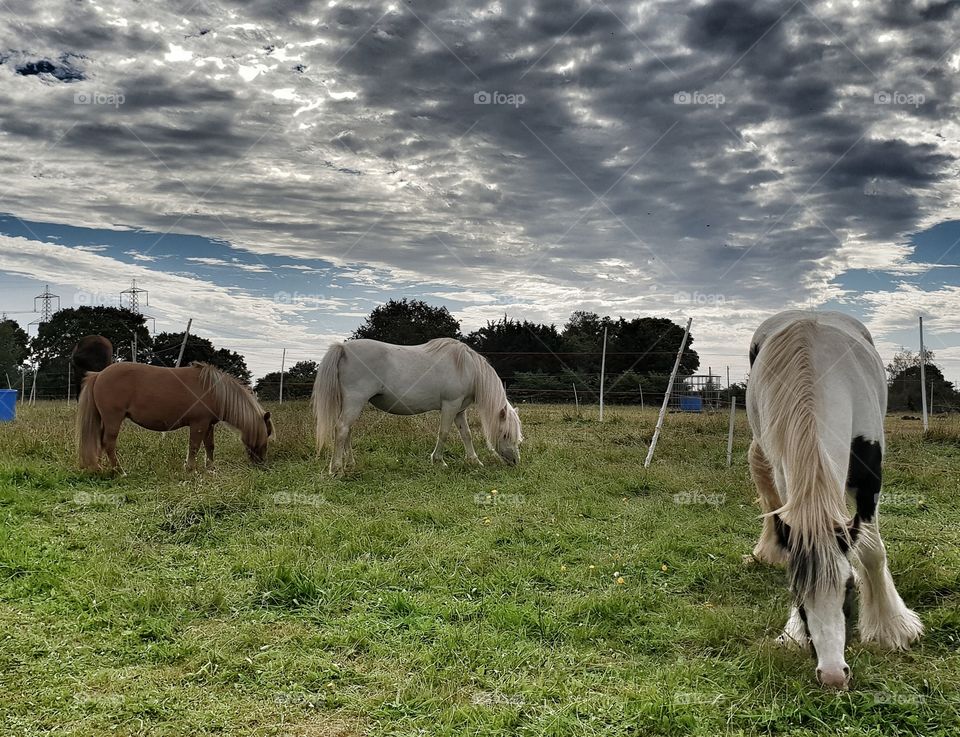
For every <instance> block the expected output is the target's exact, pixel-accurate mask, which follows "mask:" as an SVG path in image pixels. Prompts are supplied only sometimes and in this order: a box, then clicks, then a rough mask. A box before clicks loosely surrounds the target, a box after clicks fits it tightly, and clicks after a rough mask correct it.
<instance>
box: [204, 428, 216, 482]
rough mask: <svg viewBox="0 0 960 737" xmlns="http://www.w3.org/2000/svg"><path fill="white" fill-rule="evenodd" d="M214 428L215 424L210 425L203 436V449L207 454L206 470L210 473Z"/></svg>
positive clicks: (211, 468)
mask: <svg viewBox="0 0 960 737" xmlns="http://www.w3.org/2000/svg"><path fill="white" fill-rule="evenodd" d="M215 426H216V423H215V422H211V423H210V427H208V428H207V432H206V434H205V435H204V436H203V449H204V450H205V451H206V452H207V470H208V471H212V470H214V469H213V428H214V427H215Z"/></svg>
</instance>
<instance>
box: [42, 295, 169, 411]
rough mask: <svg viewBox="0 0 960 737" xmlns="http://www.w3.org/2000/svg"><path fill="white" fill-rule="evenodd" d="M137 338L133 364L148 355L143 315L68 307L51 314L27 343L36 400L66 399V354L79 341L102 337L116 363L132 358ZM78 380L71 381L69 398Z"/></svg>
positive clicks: (124, 310) (93, 308) (125, 309)
mask: <svg viewBox="0 0 960 737" xmlns="http://www.w3.org/2000/svg"><path fill="white" fill-rule="evenodd" d="M134 334H136V337H137V360H139V361H143V360H144V359H145V358H146V357H147V356H148V355H149V352H150V346H151V339H150V332H149V331H148V330H147V325H146V320H145V319H144V317H143V315H141V314H138V313H136V312H133V311H132V310H128V309H127V308H125V307H106V306H102V305H98V306H82V307H68V308H66V309H63V310H59V311H57V312H55V313H54V314H53V316H52V317H51V318H50V321H49V322H45V323H43V324H41V325H40V328H39V330H38V331H37V335H36V336H35V337H34V338H33V340H32V341H31V349H32V353H33V359H34V361H36V363H37V369H38V374H37V396H38V397H59V396H66V390H67V376H68V372H69V364H70V354H71V352H72V351H73V347H74V346H75V345H76V344H77V341H78V340H80V338H82V337H84V336H86V335H102V336H104V337H105V338H107V339H109V340H110V342H111V343H113V347H114V350H115V351H116V353H117V356H118V358H119V359H120V360H130V359H131V357H132V355H131V354H132V350H133V349H132V345H131V343H132V341H133V336H134ZM78 383H79V377H74V384H75V385H74V391H73V396H77V394H76V388H77V384H78Z"/></svg>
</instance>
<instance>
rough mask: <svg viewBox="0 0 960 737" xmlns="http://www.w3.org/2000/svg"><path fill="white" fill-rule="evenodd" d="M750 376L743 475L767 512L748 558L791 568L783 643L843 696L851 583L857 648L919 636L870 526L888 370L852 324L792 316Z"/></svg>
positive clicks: (774, 333)
mask: <svg viewBox="0 0 960 737" xmlns="http://www.w3.org/2000/svg"><path fill="white" fill-rule="evenodd" d="M750 365H751V372H750V380H749V382H748V385H747V415H748V417H749V419H750V427H751V428H752V430H753V443H752V444H751V446H750V471H751V475H752V477H753V480H754V483H755V484H756V486H757V489H758V491H759V493H760V501H761V505H762V507H763V511H764V513H765V515H764V520H763V532H762V534H761V536H760V541H759V542H758V543H757V546H756V548H754V551H753V554H754V556H755V557H756V558H758V559H760V560H763V561H766V562H770V563H779V562H784V563H786V564H787V570H788V572H789V582H790V589H791V591H792V593H793V596H794V606H793V609H792V610H791V612H790V617H789V619H788V621H787V624H786V628H785V629H784V632H783V635H781V637H780V641H781V642H788V643H789V642H796V643H799V644H801V645H807V644H810V645H812V647H813V649H814V652H815V655H816V658H817V676H818V678H819V680H820V682H821V683H822V684H823V685H824V686H828V687H833V688H838V689H845V688H847V687H848V685H849V681H850V668H849V667H848V666H847V663H846V661H845V660H844V648H845V646H846V619H847V616H848V614H849V610H848V607H847V603H848V602H847V597H848V596H849V595H851V594H852V593H853V588H854V581H856V582H857V584H858V585H859V593H860V621H859V631H860V638H861V640H863V641H876V642H878V643H880V644H881V645H884V646H887V647H890V648H893V649H906V648H907V647H909V646H910V644H911V643H912V642H913V641H915V640H916V639H918V638H919V637H920V634H921V633H922V632H923V625H922V624H921V623H920V619H919V617H917V615H916V613H914V612H913V611H911V610H910V609H908V608H907V607H906V605H905V604H904V603H903V600H902V599H901V598H900V595H899V594H898V593H897V589H896V587H895V586H894V584H893V578H892V577H891V575H890V570H889V568H888V567H887V555H886V550H885V548H884V545H883V541H882V540H881V539H880V531H879V528H878V525H877V505H878V502H879V498H880V484H881V462H882V459H883V452H884V438H883V418H884V415H885V413H886V406H887V383H886V377H885V374H884V368H883V362H882V361H881V359H880V356H879V354H878V353H877V350H876V348H874V345H873V339H872V338H871V337H870V333H869V331H868V330H867V329H866V327H864V325H863V324H862V323H860V322H859V321H858V320H855V319H854V318H852V317H849V316H847V315H843V314H840V313H837V312H822V313H811V312H802V311H799V310H793V311H788V312H781V313H780V314H778V315H775V316H774V317H771V318H770V319H768V320H766V321H765V322H764V323H763V324H762V325H761V326H760V327H759V328H758V329H757V331H756V333H755V334H754V336H753V341H752V343H751V347H750ZM845 492H846V494H849V495H850V497H851V498H852V500H853V502H854V503H855V505H856V512H855V513H854V515H853V517H852V519H848V512H847V505H846V498H845Z"/></svg>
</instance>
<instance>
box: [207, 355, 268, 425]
mask: <svg viewBox="0 0 960 737" xmlns="http://www.w3.org/2000/svg"><path fill="white" fill-rule="evenodd" d="M190 365H191V366H194V367H195V368H198V369H200V386H202V387H203V390H204V393H209V394H210V395H212V397H213V404H214V408H215V410H216V413H217V416H218V417H219V418H220V419H221V420H223V421H224V422H226V423H227V424H229V425H233V426H234V427H235V428H237V429H238V430H240V432H241V433H242V434H244V435H246V434H247V433H253V439H254V442H255V443H256V444H262V443H265V442H266V440H267V427H266V423H264V421H263V408H262V407H261V406H260V403H259V402H258V401H257V399H256V397H255V396H254V395H253V392H252V391H250V389H249V387H247V386H246V385H245V384H242V383H240V381H239V379H237V378H236V377H235V376H231V375H230V374H228V373H226V372H224V371H221V370H220V369H218V368H217V367H216V366H212V365H210V364H209V363H200V362H198V361H195V362H193V363H192V364H190Z"/></svg>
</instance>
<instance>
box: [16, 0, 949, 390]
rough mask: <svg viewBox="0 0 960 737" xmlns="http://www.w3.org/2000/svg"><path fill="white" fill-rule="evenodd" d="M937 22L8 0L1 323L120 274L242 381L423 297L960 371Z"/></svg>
mask: <svg viewBox="0 0 960 737" xmlns="http://www.w3.org/2000/svg"><path fill="white" fill-rule="evenodd" d="M957 5H958V3H957V2H955V0H949V1H947V2H933V3H929V2H919V3H896V4H893V3H874V2H865V1H863V2H856V1H855V0H851V1H848V2H812V1H808V0H796V1H795V2H755V3H750V2H740V1H739V0H713V1H712V2H697V3H690V4H685V3H681V2H674V1H673V0H667V1H665V2H642V3H623V2H604V1H602V0H600V1H598V2H587V1H584V2H572V1H566V0H549V1H547V0H542V1H540V2H530V1H523V2H511V1H509V0H504V1H503V2H492V3H488V4H485V3H483V2H471V3H464V4H459V3H453V2H433V1H430V0H411V1H410V2H407V1H404V2H396V3H390V2H381V1H376V2H349V3H344V2H337V1H336V0H331V1H329V2H322V3H315V2H309V0H292V1H291V2H273V1H269V2H268V1H267V0H260V1H257V2H230V1H229V0H224V1H223V2H206V1H205V0H201V1H200V2H176V1H174V2H169V3H142V2H109V3H94V2H70V3H67V2H62V0H56V1H50V0H40V1H39V2H37V1H35V0H5V2H4V13H3V16H2V18H3V19H2V23H3V25H4V29H3V30H4V33H3V41H2V42H0V43H2V44H4V45H5V46H6V48H0V171H2V175H3V176H2V181H0V213H6V214H5V215H3V216H2V217H0V288H2V289H0V310H7V311H8V312H9V313H10V315H11V316H12V317H16V318H17V319H20V320H22V321H23V322H29V321H30V320H32V319H34V318H35V316H31V315H28V314H25V313H20V311H21V310H27V309H30V308H32V306H33V297H34V295H35V294H38V293H39V292H40V291H41V290H42V289H43V287H44V285H45V284H47V283H49V284H50V287H51V291H53V292H55V293H57V294H59V295H60V297H61V303H62V304H63V305H64V306H72V305H75V304H90V303H100V302H103V303H108V304H109V303H115V302H116V299H117V295H118V293H119V292H120V291H121V290H122V289H124V288H127V287H128V286H129V285H130V283H131V280H132V279H137V281H138V283H139V284H140V285H141V286H143V287H144V288H146V289H148V290H149V293H150V296H149V298H150V306H149V308H146V310H145V311H146V312H148V313H149V314H150V315H152V316H154V317H155V319H156V327H157V330H177V329H182V326H183V324H185V323H186V320H187V319H188V318H189V317H192V318H193V319H194V327H195V329H196V331H197V332H199V333H200V334H203V335H206V336H208V337H210V338H212V339H213V340H214V341H215V342H216V343H218V344H220V345H225V346H228V347H231V348H234V349H236V350H240V351H241V352H243V353H244V354H245V355H246V356H247V357H248V362H249V363H250V365H251V368H252V369H253V370H254V372H255V374H261V373H263V372H265V371H267V370H270V369H274V368H276V367H278V365H279V360H280V351H281V348H283V347H286V348H287V349H288V356H289V357H291V358H292V359H293V360H297V359H301V358H318V357H319V356H320V355H321V354H322V351H323V349H324V348H325V346H326V345H327V343H329V342H330V341H331V340H333V339H336V338H340V337H344V336H345V335H347V334H348V333H349V332H350V331H351V330H352V329H353V328H354V327H355V326H356V325H357V323H358V322H359V321H360V319H361V318H362V316H363V315H365V314H367V313H368V312H369V311H370V309H371V308H372V307H373V306H375V305H376V304H378V303H380V302H383V301H385V300H386V299H389V298H391V297H399V296H417V297H421V298H424V299H426V300H428V301H430V302H432V303H435V304H444V305H447V306H448V307H449V308H450V309H451V311H452V312H453V313H454V314H455V315H456V316H457V317H458V318H460V319H461V320H462V321H463V325H464V328H465V330H469V329H473V328H476V327H478V326H480V325H481V324H483V323H484V322H485V321H486V320H487V319H496V318H497V317H499V316H501V315H503V314H504V313H507V314H509V315H511V316H516V317H524V318H528V319H532V320H537V321H555V322H558V323H561V324H562V322H563V321H564V320H565V319H566V318H567V316H568V315H569V313H570V312H571V311H572V310H574V309H588V310H594V311H597V312H600V313H603V314H613V315H623V316H626V317H634V316H637V315H662V316H666V317H670V318H672V319H674V320H676V321H677V322H682V321H683V319H684V318H685V317H687V316H690V317H693V319H694V323H693V332H694V335H695V337H696V341H697V342H696V347H697V348H698V349H699V350H700V352H701V356H702V357H703V363H704V366H706V365H712V366H713V367H714V368H715V369H716V368H718V367H723V366H726V365H730V366H731V367H732V370H733V374H734V377H739V376H742V374H743V372H744V371H745V369H746V351H747V343H748V340H749V335H750V333H751V332H752V330H753V328H754V327H755V326H756V325H757V324H758V323H759V322H760V321H761V320H762V319H763V318H764V317H766V316H768V315H769V314H771V313H773V312H775V311H778V310H780V309H783V308H786V307H797V306H799V307H810V308H833V309H842V310H845V311H848V312H851V313H853V314H856V315H858V316H860V317H861V318H863V319H864V320H865V321H866V322H867V324H868V326H869V327H870V328H871V329H872V330H873V331H874V335H875V337H876V339H877V342H878V344H879V346H880V348H881V352H882V353H883V354H884V357H885V358H888V359H889V358H890V357H891V356H892V353H893V352H894V350H896V349H897V348H898V347H899V346H900V345H908V346H915V344H916V340H917V331H916V317H917V316H918V315H920V314H922V315H924V316H925V325H926V326H927V327H928V343H929V345H930V347H931V348H933V350H934V351H935V352H936V354H937V357H938V362H940V363H941V364H942V365H944V367H945V369H946V373H947V376H948V378H951V379H957V378H960V270H958V267H960V247H955V246H957V244H958V240H960V210H958V187H960V185H958V178H957V156H958V155H960V122H958V121H960V116H958V92H957V89H958V84H957V75H958V70H960V39H958V38H957V35H956V29H957V27H958V26H957V24H958V19H960V11H958V10H956V6H957Z"/></svg>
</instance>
